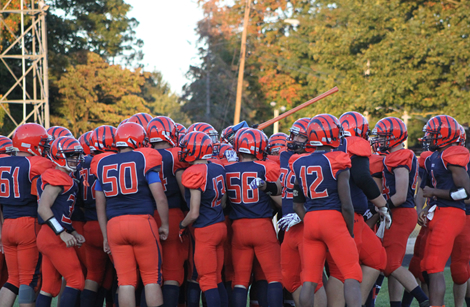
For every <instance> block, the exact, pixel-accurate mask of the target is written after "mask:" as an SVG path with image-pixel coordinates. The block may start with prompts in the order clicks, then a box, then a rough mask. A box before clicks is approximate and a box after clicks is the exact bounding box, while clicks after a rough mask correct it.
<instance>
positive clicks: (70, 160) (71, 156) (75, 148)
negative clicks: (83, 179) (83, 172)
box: [48, 137, 84, 172]
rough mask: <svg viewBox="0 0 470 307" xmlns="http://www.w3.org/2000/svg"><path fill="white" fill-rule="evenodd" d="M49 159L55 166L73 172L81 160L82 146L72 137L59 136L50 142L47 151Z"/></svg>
mask: <svg viewBox="0 0 470 307" xmlns="http://www.w3.org/2000/svg"><path fill="white" fill-rule="evenodd" d="M48 156H49V159H50V160H51V161H52V162H54V163H55V164H56V165H57V166H59V167H62V168H65V169H66V170H67V171H69V172H75V171H76V170H77V166H78V164H80V163H81V162H83V160H84V158H83V148H82V146H80V143H79V142H78V141H77V140H76V139H75V138H73V137H59V138H57V139H55V140H54V142H52V145H51V149H50V151H49V153H48Z"/></svg>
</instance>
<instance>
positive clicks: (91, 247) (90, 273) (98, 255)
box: [77, 126, 117, 306]
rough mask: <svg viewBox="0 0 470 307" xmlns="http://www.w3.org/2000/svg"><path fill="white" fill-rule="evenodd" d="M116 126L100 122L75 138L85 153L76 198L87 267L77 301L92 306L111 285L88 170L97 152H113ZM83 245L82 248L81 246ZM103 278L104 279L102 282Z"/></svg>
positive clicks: (110, 273) (93, 181)
mask: <svg viewBox="0 0 470 307" xmlns="http://www.w3.org/2000/svg"><path fill="white" fill-rule="evenodd" d="M115 134H116V128H114V127H111V126H100V127H98V128H96V129H94V130H93V131H89V132H86V133H84V134H83V135H82V136H80V138H79V139H78V141H79V142H80V145H81V146H82V148H83V150H84V153H85V154H86V156H85V158H84V161H83V162H82V163H80V165H79V166H78V169H77V173H78V174H79V176H78V177H77V178H79V179H80V185H79V187H80V189H79V192H80V195H79V199H80V200H81V202H82V203H83V209H84V215H85V220H86V223H85V225H84V226H83V236H84V237H85V240H86V242H85V245H84V247H85V259H86V260H85V264H86V268H87V273H86V280H85V288H84V290H83V291H82V294H81V298H80V303H81V304H82V306H93V305H94V304H95V302H96V301H97V300H98V301H101V300H102V299H103V298H102V295H100V294H104V293H102V292H103V291H101V292H100V291H99V290H100V287H101V286H103V287H104V288H105V289H107V290H110V289H111V282H110V281H111V280H112V273H113V272H112V271H113V268H112V264H111V260H110V259H109V256H108V254H107V253H105V252H104V251H103V235H102V234H101V230H100V225H99V223H98V216H97V215H96V204H95V184H96V177H95V175H93V174H92V173H91V171H90V168H91V161H92V159H93V157H94V156H95V155H96V154H99V153H107V152H111V153H115V152H117V148H116V146H115V139H114V137H115ZM81 249H83V248H81ZM105 281H106V282H105Z"/></svg>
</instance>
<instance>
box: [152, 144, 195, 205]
mask: <svg viewBox="0 0 470 307" xmlns="http://www.w3.org/2000/svg"><path fill="white" fill-rule="evenodd" d="M157 151H158V153H160V155H161V156H162V170H161V172H160V178H161V181H162V186H163V190H164V191H165V195H166V198H167V199H168V207H169V209H174V208H178V209H182V206H183V204H184V199H183V196H182V195H181V190H180V188H179V185H178V181H177V180H176V172H177V171H179V170H184V169H185V168H187V167H188V166H189V165H188V164H187V163H184V162H180V161H179V158H178V152H179V151H180V148H178V147H173V148H166V149H157Z"/></svg>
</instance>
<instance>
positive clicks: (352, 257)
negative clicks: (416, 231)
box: [290, 114, 362, 307]
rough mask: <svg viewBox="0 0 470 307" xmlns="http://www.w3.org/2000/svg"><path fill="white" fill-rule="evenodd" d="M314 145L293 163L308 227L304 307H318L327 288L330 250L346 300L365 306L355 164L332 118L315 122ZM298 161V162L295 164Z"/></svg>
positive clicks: (296, 197)
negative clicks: (320, 289) (321, 288)
mask: <svg viewBox="0 0 470 307" xmlns="http://www.w3.org/2000/svg"><path fill="white" fill-rule="evenodd" d="M307 136H308V145H309V146H314V147H316V149H315V151H314V152H313V153H312V154H309V155H303V156H301V157H293V158H291V162H290V167H291V171H293V172H294V174H295V178H296V181H295V183H294V188H293V201H294V204H293V207H294V210H295V212H296V213H297V214H298V215H299V217H300V219H301V220H303V221H304V242H303V254H304V259H308V260H306V261H304V268H303V275H304V277H303V280H304V282H303V285H302V290H301V292H300V305H301V306H309V307H313V306H314V291H315V289H316V288H317V285H318V284H320V283H321V280H322V272H323V267H324V262H325V257H326V252H327V249H328V251H329V252H330V253H331V256H332V258H333V259H334V261H335V263H336V265H337V266H338V268H339V270H340V272H341V274H342V275H343V276H344V279H345V281H344V297H345V300H346V303H347V305H348V306H351V307H352V306H357V307H359V306H361V291H360V282H361V281H362V272H361V267H360V265H359V254H358V252H357V248H356V245H355V243H354V239H353V237H354V233H353V227H354V208H353V206H352V202H351V195H350V192H349V191H350V188H349V168H350V167H351V159H350V158H349V156H348V154H346V153H344V152H342V151H333V149H334V148H337V147H338V146H339V145H340V144H341V136H342V134H341V125H340V122H339V121H338V119H337V118H336V117H334V116H332V115H329V114H320V115H317V116H315V117H313V118H312V119H311V120H310V123H309V125H308V130H307ZM294 158H295V159H294Z"/></svg>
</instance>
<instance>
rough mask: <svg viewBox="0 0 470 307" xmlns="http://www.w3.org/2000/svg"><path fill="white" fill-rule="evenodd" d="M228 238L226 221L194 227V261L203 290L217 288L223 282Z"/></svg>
mask: <svg viewBox="0 0 470 307" xmlns="http://www.w3.org/2000/svg"><path fill="white" fill-rule="evenodd" d="M226 238H227V226H226V225H225V222H220V223H216V224H212V225H209V226H206V227H201V228H194V239H195V240H196V246H195V251H194V263H195V265H196V270H197V273H198V282H199V286H200V287H201V290H202V291H207V290H209V289H217V284H219V283H221V282H222V268H223V266H224V242H225V240H226Z"/></svg>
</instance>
